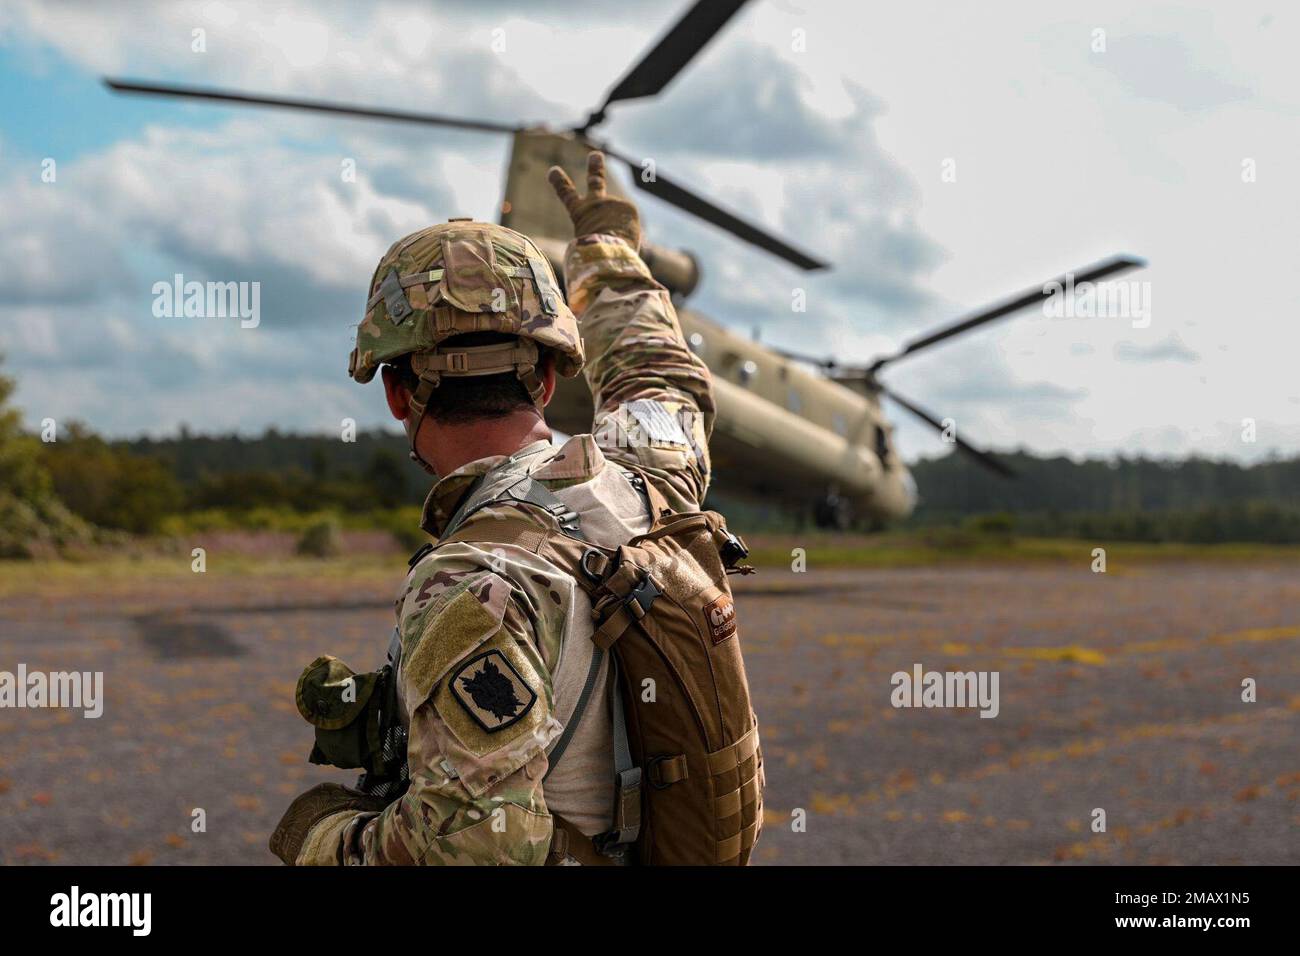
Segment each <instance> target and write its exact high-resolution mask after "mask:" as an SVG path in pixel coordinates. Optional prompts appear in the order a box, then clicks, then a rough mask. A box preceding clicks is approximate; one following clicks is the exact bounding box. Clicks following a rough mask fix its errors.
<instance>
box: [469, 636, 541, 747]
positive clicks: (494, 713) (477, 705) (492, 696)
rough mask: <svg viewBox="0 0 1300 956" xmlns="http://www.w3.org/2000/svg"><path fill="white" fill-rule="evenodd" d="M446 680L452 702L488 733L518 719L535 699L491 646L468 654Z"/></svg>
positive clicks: (530, 706)
mask: <svg viewBox="0 0 1300 956" xmlns="http://www.w3.org/2000/svg"><path fill="white" fill-rule="evenodd" d="M448 684H449V686H450V688H451V694H452V696H453V697H455V698H456V702H457V703H458V704H460V706H461V707H463V708H464V709H465V711H466V712H467V713H468V714H469V715H470V716H471V717H473V718H474V722H475V723H476V724H478V725H479V726H480V727H482V728H483V729H484V730H486V731H487V732H488V733H490V734H494V733H496V732H498V731H500V730H504V729H505V728H507V727H509V726H511V725H512V724H515V723H518V722H519V721H520V720H522V719H523V718H524V716H525V715H526V714H527V713H528V712H529V711H530V710H532V708H533V704H535V703H537V692H536V691H535V690H534V689H533V688H532V687H530V686H529V685H528V682H527V681H526V680H524V678H523V676H522V675H521V674H520V673H519V671H517V670H515V668H514V665H512V664H511V663H510V661H508V660H506V657H505V655H504V654H502V653H501V652H500V651H498V650H495V649H493V650H488V651H484V652H483V653H482V654H479V655H477V656H475V657H471V658H470V659H469V660H468V661H466V662H465V663H464V664H462V665H461V666H460V667H459V668H457V669H456V671H455V673H453V674H452V675H451V679H450V680H449V681H448Z"/></svg>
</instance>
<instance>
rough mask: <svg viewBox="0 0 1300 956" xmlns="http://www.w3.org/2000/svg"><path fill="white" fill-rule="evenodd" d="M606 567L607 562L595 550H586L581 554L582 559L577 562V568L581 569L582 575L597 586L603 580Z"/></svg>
mask: <svg viewBox="0 0 1300 956" xmlns="http://www.w3.org/2000/svg"><path fill="white" fill-rule="evenodd" d="M608 565H609V562H608V560H607V559H606V558H605V556H604V555H603V554H601V553H600V552H599V551H597V550H596V549H595V548H588V549H587V550H586V551H584V552H582V558H581V560H579V561H578V567H580V568H582V573H583V574H585V575H586V576H587V577H588V578H589V579H590V580H592V581H594V582H595V583H597V584H599V583H600V582H601V581H603V580H605V574H604V572H605V571H606V570H607V568H608Z"/></svg>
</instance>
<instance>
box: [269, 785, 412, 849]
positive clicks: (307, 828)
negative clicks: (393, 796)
mask: <svg viewBox="0 0 1300 956" xmlns="http://www.w3.org/2000/svg"><path fill="white" fill-rule="evenodd" d="M385 806H387V803H386V802H385V801H384V800H383V799H382V798H380V797H371V796H368V795H366V794H364V793H360V792H359V791H356V790H349V789H348V788H347V787H343V786H340V785H339V784H337V783H322V784H319V785H317V786H315V787H312V788H311V789H310V790H308V791H307V792H306V793H302V794H299V795H298V796H297V797H296V798H295V799H294V801H293V803H291V804H289V809H288V810H285V811H284V816H283V817H281V818H280V823H279V825H278V826H276V828H275V832H274V833H272V834H271V840H270V844H269V845H270V847H271V852H272V853H274V854H275V855H276V856H278V857H279V858H280V859H281V860H282V861H284V862H285V863H286V864H288V865H289V866H293V865H294V864H295V863H296V862H297V860H298V856H299V854H300V853H301V852H302V848H303V844H305V843H306V842H307V841H308V838H309V836H310V835H311V830H312V828H313V827H315V826H316V825H317V824H319V823H322V822H323V821H324V820H325V818H326V817H331V816H334V815H335V814H339V813H342V812H344V811H349V810H350V811H354V814H353V815H355V814H356V813H366V812H376V811H379V810H382V809H384V807H385ZM332 829H336V830H337V836H338V838H339V840H340V844H339V847H338V849H336V850H334V851H333V852H334V853H335V857H336V861H337V856H338V853H339V851H340V850H341V848H342V844H341V839H342V835H343V830H342V827H334V828H332ZM313 842H314V841H313ZM319 862H321V863H325V862H329V861H327V860H323V859H322V860H320V861H319Z"/></svg>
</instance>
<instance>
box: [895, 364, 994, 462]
mask: <svg viewBox="0 0 1300 956" xmlns="http://www.w3.org/2000/svg"><path fill="white" fill-rule="evenodd" d="M876 384H877V387H878V388H879V389H880V390H881V391H882V392H883V393H884V394H885V395H888V396H889V397H890V398H891V399H892V400H893V401H894V402H895V403H896V404H897V405H898V406H899V407H900V408H904V409H906V410H907V411H909V412H911V413H912V414H913V415H915V416H916V417H917V418H919V419H921V421H923V422H925V423H926V424H927V425H929V426H931V427H932V428H933V429H934V430H935V431H937V432H940V433H943V432H944V431H945V427H944V424H943V422H941V421H940V420H939V419H938V418H936V417H935V416H934V415H933V414H932V413H930V412H927V411H926V410H925V409H924V408H921V406H919V405H917V404H916V403H914V402H911V401H909V400H907V399H906V398H903V396H901V395H899V394H898V393H897V392H895V391H894V390H893V389H891V388H887V387H885V386H884V385H881V384H880V383H876ZM952 438H953V441H954V442H956V444H957V447H958V448H959V449H960V450H961V451H963V452H965V453H966V454H967V455H969V456H970V457H971V458H973V459H974V460H975V461H977V462H979V464H981V465H983V466H984V467H985V468H987V469H989V470H990V471H992V472H994V473H995V474H998V475H1001V476H1002V477H1003V478H1015V477H1017V475H1016V473H1015V471H1013V470H1012V469H1011V468H1009V467H1008V466H1007V465H1005V464H1003V463H1002V462H1001V461H999V460H998V459H997V458H995V457H994V456H993V455H990V454H989V453H988V452H986V451H982V450H980V449H978V448H976V447H975V446H974V445H971V444H970V443H969V442H966V441H963V440H962V439H961V438H960V437H958V435H957V433H956V432H955V431H954V432H953V435H952Z"/></svg>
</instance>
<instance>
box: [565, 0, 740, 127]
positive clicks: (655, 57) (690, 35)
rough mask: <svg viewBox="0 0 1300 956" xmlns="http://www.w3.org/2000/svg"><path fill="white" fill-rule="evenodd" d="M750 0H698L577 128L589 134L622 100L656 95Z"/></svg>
mask: <svg viewBox="0 0 1300 956" xmlns="http://www.w3.org/2000/svg"><path fill="white" fill-rule="evenodd" d="M745 2H746V0H697V2H696V3H695V5H694V6H693V7H691V8H690V9H689V10H687V11H686V13H684V14H683V15H682V17H681V19H679V20H678V21H677V22H676V23H675V24H673V26H672V28H671V29H670V30H669V31H668V32H667V33H665V34H664V35H663V36H662V37H660V38H659V42H657V43H656V44H655V45H654V46H653V47H652V48H651V49H650V52H649V53H647V54H645V56H643V57H642V58H641V59H640V61H638V62H637V64H636V65H635V66H633V67H632V68H631V69H630V70H628V71H627V72H626V73H625V74H623V78H622V79H620V80H619V81H618V83H616V84H615V85H614V88H613V89H611V90H610V91H609V93H607V94H606V95H605V101H604V102H603V103H602V104H601V105H600V106H599V108H597V109H596V110H594V111H593V112H592V113H591V115H590V116H588V117H587V122H586V123H585V124H584V125H582V126H580V127H579V128H578V129H576V130H574V132H576V133H585V132H586V131H587V130H589V129H591V128H592V127H593V126H595V125H597V124H598V123H601V122H604V119H605V110H606V109H608V108H609V105H610V104H611V103H616V102H618V101H620V100H636V99H640V98H641V97H643V96H653V95H654V94H656V93H658V92H659V91H660V90H662V89H663V88H664V87H665V86H667V85H668V84H669V83H670V82H671V81H672V79H673V77H675V76H676V75H677V74H678V73H680V72H681V71H682V70H683V69H684V68H685V66H686V64H688V63H690V62H691V60H692V59H694V57H695V55H696V54H697V53H699V52H700V50H702V49H703V48H704V47H705V46H706V45H707V44H708V42H709V41H710V40H712V39H713V37H714V36H715V35H716V34H717V33H718V32H719V31H720V30H721V29H722V28H723V27H724V26H726V24H727V21H728V20H730V19H731V18H732V17H733V16H735V14H736V12H737V11H738V10H740V8H741V7H743V6H744V5H745Z"/></svg>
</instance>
